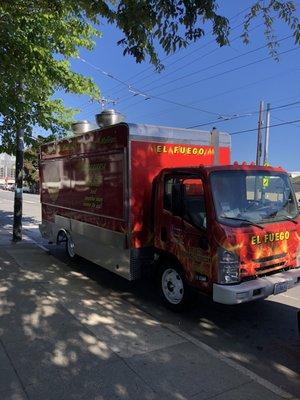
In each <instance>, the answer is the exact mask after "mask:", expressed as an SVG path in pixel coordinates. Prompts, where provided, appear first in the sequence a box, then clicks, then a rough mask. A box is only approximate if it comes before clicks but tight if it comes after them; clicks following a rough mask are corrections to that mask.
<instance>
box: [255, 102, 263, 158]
mask: <svg viewBox="0 0 300 400" xmlns="http://www.w3.org/2000/svg"><path fill="white" fill-rule="evenodd" d="M263 113H264V102H263V101H261V102H260V104H259V116H258V127H257V149H256V165H261V156H262V125H263V121H262V117H263Z"/></svg>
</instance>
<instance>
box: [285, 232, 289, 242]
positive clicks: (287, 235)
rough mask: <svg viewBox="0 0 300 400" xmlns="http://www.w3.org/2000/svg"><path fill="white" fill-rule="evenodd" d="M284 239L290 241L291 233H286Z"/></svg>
mask: <svg viewBox="0 0 300 400" xmlns="http://www.w3.org/2000/svg"><path fill="white" fill-rule="evenodd" d="M284 238H285V239H286V240H288V239H289V238H290V232H288V231H287V232H285V234H284Z"/></svg>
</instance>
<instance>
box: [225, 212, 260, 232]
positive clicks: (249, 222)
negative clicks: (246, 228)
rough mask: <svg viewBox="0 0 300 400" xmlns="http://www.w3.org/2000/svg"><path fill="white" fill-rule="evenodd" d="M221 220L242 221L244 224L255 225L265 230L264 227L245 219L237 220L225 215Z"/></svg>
mask: <svg viewBox="0 0 300 400" xmlns="http://www.w3.org/2000/svg"><path fill="white" fill-rule="evenodd" d="M220 217H221V218H226V219H233V220H235V221H242V222H246V223H247V224H248V225H253V226H257V227H258V228H260V229H264V227H263V226H262V225H259V224H256V223H255V222H252V221H250V220H249V219H245V218H237V217H226V216H225V215H220Z"/></svg>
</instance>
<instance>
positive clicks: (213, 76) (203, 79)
mask: <svg viewBox="0 0 300 400" xmlns="http://www.w3.org/2000/svg"><path fill="white" fill-rule="evenodd" d="M295 50H299V47H293V48H292V49H289V50H286V51H282V52H280V53H278V55H282V54H286V53H290V52H292V51H295ZM270 58H272V56H268V57H264V58H260V59H259V60H256V61H252V62H250V63H247V64H244V65H240V66H239V67H235V68H232V69H229V70H227V71H223V72H220V73H218V74H215V75H211V76H209V77H207V78H202V79H200V80H198V81H194V82H191V83H188V84H186V85H182V86H179V87H177V88H173V89H170V90H167V91H166V92H163V93H159V96H161V95H165V94H168V93H171V92H173V91H175V90H180V89H184V88H187V87H189V86H192V85H195V84H197V83H200V82H204V81H207V80H210V79H213V78H218V77H220V76H223V75H226V74H229V73H231V72H235V71H238V70H240V69H243V68H246V67H249V66H251V65H254V64H258V63H260V62H263V61H266V60H269V59H270Z"/></svg>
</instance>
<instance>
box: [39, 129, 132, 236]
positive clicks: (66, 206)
mask: <svg viewBox="0 0 300 400" xmlns="http://www.w3.org/2000/svg"><path fill="white" fill-rule="evenodd" d="M127 141H128V128H127V127H126V126H120V127H118V129H106V130H101V131H96V132H95V131H94V132H90V133H87V134H85V135H83V136H78V137H74V138H71V139H68V140H63V141H60V142H58V143H50V144H48V145H45V146H42V148H41V162H40V176H41V182H42V185H41V201H42V204H43V205H42V216H43V219H46V220H50V221H54V216H55V214H58V215H62V216H65V217H67V218H73V219H76V220H80V221H83V222H87V223H90V224H93V225H97V226H102V227H105V228H107V229H112V230H117V231H124V230H125V229H126V224H125V211H124V197H125V187H124V172H125V171H124V165H125V148H126V147H127Z"/></svg>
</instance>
